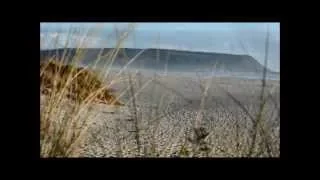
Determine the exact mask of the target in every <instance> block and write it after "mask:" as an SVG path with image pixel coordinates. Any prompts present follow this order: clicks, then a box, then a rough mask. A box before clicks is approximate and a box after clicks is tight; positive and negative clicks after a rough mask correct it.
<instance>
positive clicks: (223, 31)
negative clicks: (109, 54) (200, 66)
mask: <svg viewBox="0 0 320 180" xmlns="http://www.w3.org/2000/svg"><path fill="white" fill-rule="evenodd" d="M115 26H116V27H118V28H119V29H123V30H125V29H127V27H128V24H127V23H103V24H102V23H100V24H96V23H41V24H40V29H41V37H46V39H48V38H55V37H56V33H59V36H60V43H61V44H64V43H65V40H66V39H67V33H68V30H69V29H70V27H72V28H75V27H76V28H78V29H80V30H84V29H88V28H90V27H97V28H96V29H98V31H99V32H98V33H93V34H91V35H90V42H91V43H89V45H88V46H89V47H99V48H100V47H114V45H115V36H114V34H115V33H114V29H115V28H114V27H115ZM267 28H269V32H270V38H269V42H270V44H269V53H268V55H269V58H268V59H269V61H268V67H269V68H270V69H272V70H275V71H280V23H136V27H135V30H134V33H131V34H130V36H129V37H128V39H127V40H126V41H125V43H124V47H127V48H134V47H135V48H165V49H181V50H194V51H207V52H221V53H232V54H249V55H251V56H253V57H254V58H256V59H257V60H258V61H259V62H260V63H261V64H263V60H264V56H265V41H266V32H267ZM100 30H101V31H100ZM74 38H78V39H79V37H76V36H74ZM47 41H48V40H47ZM47 41H46V42H47ZM41 46H42V48H50V46H49V45H45V44H42V45H41ZM70 46H72V45H70Z"/></svg>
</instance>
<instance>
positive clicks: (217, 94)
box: [79, 73, 280, 157]
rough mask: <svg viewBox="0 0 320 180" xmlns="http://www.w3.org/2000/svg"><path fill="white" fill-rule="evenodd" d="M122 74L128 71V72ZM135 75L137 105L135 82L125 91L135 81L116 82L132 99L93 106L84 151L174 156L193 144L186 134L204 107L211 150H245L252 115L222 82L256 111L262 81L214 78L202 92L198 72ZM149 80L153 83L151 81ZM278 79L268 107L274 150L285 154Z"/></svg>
mask: <svg viewBox="0 0 320 180" xmlns="http://www.w3.org/2000/svg"><path fill="white" fill-rule="evenodd" d="M112 75H114V74H112ZM122 76H123V77H125V78H127V77H128V75H127V74H124V75H122ZM131 76H132V79H133V83H132V86H133V90H134V93H137V95H136V98H135V99H134V100H135V104H136V106H135V107H133V105H132V104H133V103H132V102H131V101H129V100H130V99H132V98H131V97H132V95H131V94H130V88H129V90H127V91H125V90H126V89H128V87H130V86H129V83H128V81H123V82H121V83H118V84H115V85H113V88H114V89H116V90H117V91H118V94H120V93H121V92H124V93H123V96H122V97H121V100H122V101H123V102H125V103H127V104H126V106H125V107H121V108H112V107H108V106H105V105H94V106H92V107H91V112H93V113H91V114H92V115H91V116H90V118H91V119H92V120H90V121H92V122H93V124H92V125H91V126H90V128H89V133H88V134H89V135H88V136H87V138H86V142H85V143H83V145H82V146H81V148H80V150H79V153H80V156H85V157H109V156H117V157H136V156H138V155H139V154H140V155H147V156H160V157H170V156H175V155H179V151H180V150H181V147H182V146H184V147H185V148H186V149H188V150H189V151H191V148H192V144H191V143H190V142H188V141H187V140H186V139H187V138H188V137H191V136H192V133H193V131H192V128H193V123H194V122H195V120H196V119H197V116H198V115H199V112H200V111H199V110H201V112H202V113H201V116H198V119H200V120H199V122H200V124H201V125H202V126H203V127H205V128H206V130H207V131H208V132H210V134H209V135H208V136H207V138H206V141H207V142H208V144H210V147H211V150H210V152H209V154H207V155H209V156H212V157H232V156H245V153H246V152H247V151H248V150H247V149H248V144H249V142H250V141H249V140H250V138H248V137H249V136H250V129H251V126H252V124H251V120H250V119H249V116H248V115H247V114H246V113H245V112H244V111H243V110H242V109H241V108H240V107H239V106H238V105H237V104H235V103H234V101H233V100H232V99H231V98H230V97H228V96H227V94H226V93H225V92H224V91H223V90H222V88H223V89H225V90H227V91H228V92H230V93H231V94H232V95H233V96H234V97H235V98H237V99H238V100H239V101H240V102H241V103H242V104H243V105H244V106H245V107H246V109H248V110H249V112H250V114H252V115H253V116H255V115H256V113H257V112H258V109H259V104H260V103H259V102H260V101H259V96H260V90H261V87H260V86H261V81H258V80H239V79H235V78H213V79H212V84H211V86H210V87H209V88H208V92H207V96H206V97H204V98H202V94H203V93H202V90H201V88H200V85H199V80H198V79H197V77H196V76H195V77H194V78H190V77H179V76H162V77H161V76H156V77H155V76H154V75H153V74H143V73H142V74H140V75H136V74H135V73H132V74H131ZM111 77H112V76H111ZM112 78H114V77H112ZM152 78H153V79H152ZM151 80H152V81H151ZM202 81H203V82H202V85H203V86H205V84H206V82H207V81H206V79H202ZM147 82H149V83H148V84H147V85H146V84H145V83H147ZM279 83H280V82H279V81H268V83H267V85H268V86H267V88H266V90H267V91H268V92H269V91H272V92H271V93H270V96H272V97H273V100H271V99H270V100H268V101H267V104H266V108H265V109H266V110H265V111H264V113H263V117H264V119H266V122H267V123H266V124H267V126H268V127H270V129H271V130H270V132H272V133H271V134H270V137H271V138H270V139H271V141H272V142H271V143H272V148H273V149H272V155H273V156H279V154H280V151H279V145H280V144H279V143H280V136H279V130H280V118H277V117H278V114H279V113H278V110H280V109H279V108H280V100H279V99H280V93H279V92H280V84H279ZM144 85H146V86H144ZM141 87H144V89H141ZM201 99H204V101H203V102H202V101H201ZM201 102H202V103H201ZM135 118H137V119H138V123H139V129H140V130H139V141H140V144H141V146H140V153H138V152H137V145H136V144H137V143H136V136H135V135H136V132H135V131H136V128H135V125H136V124H135ZM258 139H259V137H258ZM257 151H258V150H257ZM191 154H192V153H191ZM260 154H262V155H263V154H265V153H264V152H261V153H260ZM190 156H191V155H190Z"/></svg>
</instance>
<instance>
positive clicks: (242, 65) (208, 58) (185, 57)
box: [40, 48, 273, 73]
mask: <svg viewBox="0 0 320 180" xmlns="http://www.w3.org/2000/svg"><path fill="white" fill-rule="evenodd" d="M65 50H66V56H67V57H69V58H70V57H73V56H74V55H75V52H76V49H73V48H68V49H54V50H40V60H43V59H45V58H44V57H51V56H54V55H57V56H59V57H61V56H62V55H63V54H64V52H65ZM84 50H85V55H84V57H83V59H82V62H83V64H90V63H93V62H95V60H96V59H97V56H98V55H99V53H101V49H93V48H89V49H84ZM110 50H112V49H111V48H105V49H104V50H103V53H102V54H106V53H107V52H109V51H110ZM140 51H142V49H128V48H123V49H121V50H120V51H119V54H118V56H117V58H116V60H115V62H114V65H115V66H123V65H125V64H126V62H128V61H129V60H130V59H131V58H133V57H134V56H136V55H137V54H138V53H139V52H140ZM214 65H215V68H216V69H218V70H224V71H228V72H254V73H261V72H262V71H263V66H262V65H261V64H260V63H259V62H258V61H257V60H256V59H254V58H253V57H251V56H248V55H233V54H223V53H211V52H193V51H182V50H168V49H145V51H144V52H143V53H142V54H141V55H140V56H139V57H138V58H137V59H136V60H135V61H134V62H133V63H132V64H131V65H130V67H143V68H149V69H156V70H159V69H164V68H166V67H167V70H168V71H170V70H175V71H176V70H180V71H199V70H200V71H201V70H203V71H206V70H211V68H212V67H213V66H214ZM267 71H268V72H269V73H273V72H272V71H271V70H269V69H268V70H267Z"/></svg>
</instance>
